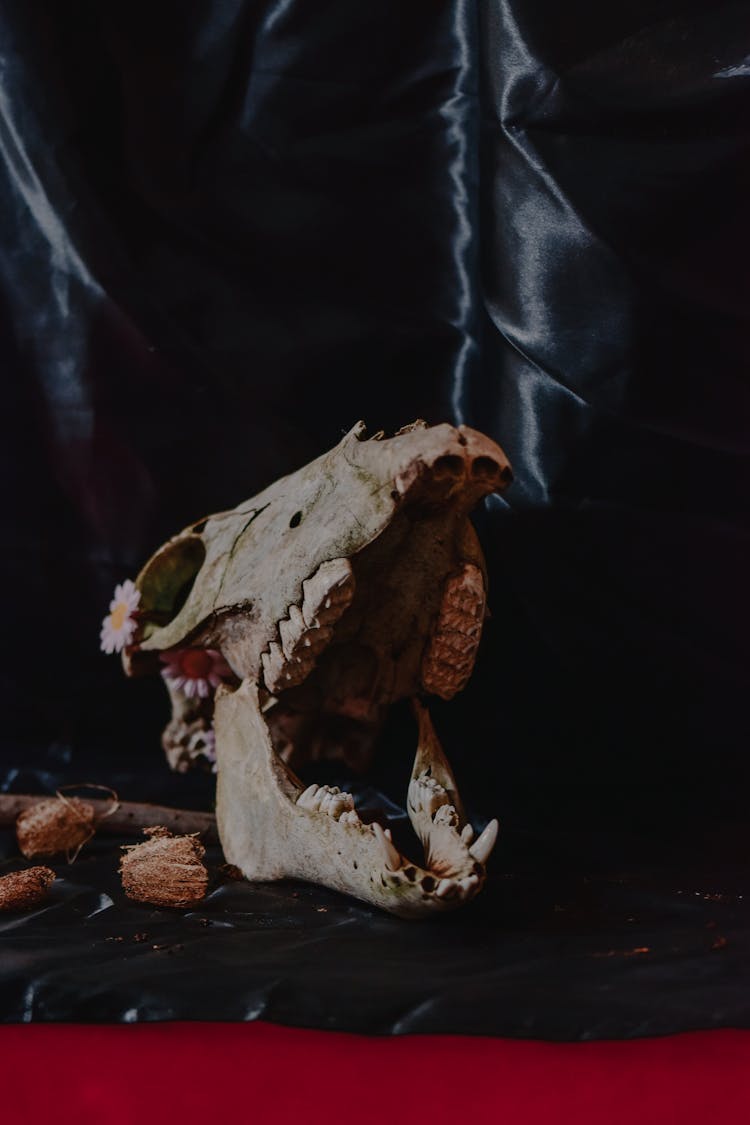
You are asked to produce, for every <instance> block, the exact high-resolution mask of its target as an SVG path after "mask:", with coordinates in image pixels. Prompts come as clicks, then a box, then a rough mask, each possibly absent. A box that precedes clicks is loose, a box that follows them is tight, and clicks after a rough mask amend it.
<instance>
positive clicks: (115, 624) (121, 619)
mask: <svg viewBox="0 0 750 1125" xmlns="http://www.w3.org/2000/svg"><path fill="white" fill-rule="evenodd" d="M127 617H128V607H127V603H126V602H118V603H117V605H116V606H115V608H114V609H113V610H112V616H111V618H110V620H111V622H112V628H113V629H116V630H117V631H118V632H119V631H120V629H122V627H123V625H124V624H125V621H126V620H127Z"/></svg>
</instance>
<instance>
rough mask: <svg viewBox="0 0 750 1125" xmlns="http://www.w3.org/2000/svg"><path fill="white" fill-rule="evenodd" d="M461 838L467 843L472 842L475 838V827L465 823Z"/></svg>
mask: <svg viewBox="0 0 750 1125" xmlns="http://www.w3.org/2000/svg"><path fill="white" fill-rule="evenodd" d="M461 839H462V840H463V842H464V843H465V844H470V843H471V841H472V840H473V839H474V829H473V828H472V827H471V825H470V824H465V825H464V826H463V828H462V829H461Z"/></svg>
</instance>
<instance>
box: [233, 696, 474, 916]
mask: <svg viewBox="0 0 750 1125" xmlns="http://www.w3.org/2000/svg"><path fill="white" fill-rule="evenodd" d="M418 710H419V716H418V717H419V718H420V747H419V749H418V752H417V760H416V762H415V776H416V775H417V774H420V770H421V771H422V772H421V780H422V781H424V778H425V776H426V775H429V774H431V773H432V764H434V766H435V773H436V775H439V776H438V777H437V778H436V779H433V780H432V781H431V782H429V784H430V785H431V786H432V790H431V791H429V792H428V791H427V790H425V789H424V788H423V787H422V788H419V787H417V788H416V789H415V788H413V785H410V801H412V800H414V799H417V800H418V796H417V797H415V794H416V795H418V794H420V793H426V792H427V793H428V796H429V795H430V793H433V794H434V791H435V790H436V789H437V790H438V791H439V790H440V789H441V786H440V785H439V784H438V781H443V782H446V781H452V777H449V775H446V774H445V772H444V768H445V767H447V763H445V760H444V759H442V754H441V753H440V752H439V750H438V751H437V754H438V757H437V758H436V757H435V756H434V755H435V753H436V751H435V748H434V746H429V745H426V744H425V743H426V742H427V743H429V740H430V736H431V734H432V728H431V724H429V718H428V717H427V718H425V716H426V712H424V711H423V710H422V709H421V708H420V709H418ZM214 723H215V728H216V752H217V764H218V779H217V807H216V811H217V820H218V826H219V834H220V837H221V841H222V846H223V849H224V854H225V857H226V859H227V862H228V863H232V864H234V865H235V866H237V867H239V869H240V870H241V871H242V873H243V874H244V875H245V877H246V878H248V879H250V880H252V881H275V880H279V879H285V878H292V879H302V880H305V881H308V882H311V883H316V884H319V885H323V886H326V887H329V888H331V889H332V890H335V891H339V892H341V893H343V894H347V895H352V896H354V897H355V898H358V899H360V900H362V901H363V902H367V903H370V904H371V905H373V906H377V907H379V908H380V909H382V910H387V911H389V912H390V913H393V914H397V915H400V916H402V917H423V916H425V915H431V914H434V913H436V912H442V911H445V910H450V909H454V908H456V907H457V906H460V905H463V904H464V903H465V902H467V901H469V900H470V899H471V898H474V897H475V896H476V894H477V893H478V892H479V891H480V890H481V888H482V886H483V884H484V880H485V870H484V862H483V861H484V859H485V858H486V854H485V853H487V854H488V851H489V849H488V842H489V848H491V844H492V842H493V841H494V834H495V832H496V822H493V823H494V825H495V827H494V828H493V827H492V826H490V830H489V836H488V834H487V830H486V831H485V833H483V835H482V836H481V837H480V838H479V840H477V841H476V842H475V843H474V844H473V845H472V843H471V841H472V835H473V834H472V832H471V829H470V828H468V826H462V827H463V838H462V837H461V836H459V834H458V832H457V831H456V830H455V828H451V827H450V826H449V825H448V823H447V822H448V820H449V819H450V818H451V817H452V816H453V814H452V813H451V812H450V810H451V809H453V805H450V806H448V805H447V797H446V796H445V795H443V796H442V797H441V800H442V804H443V805H444V806H446V807H444V808H443V811H442V814H440V815H439V816H438V821H439V823H438V825H437V827H436V828H433V827H432V824H431V820H430V817H431V813H430V808H428V807H427V806H426V805H425V807H424V808H422V807H421V806H420V807H419V811H418V812H417V813H416V814H415V813H414V811H413V809H412V812H411V813H410V815H411V816H412V821H413V823H415V826H416V827H417V830H418V831H419V834H420V835H421V836H422V838H423V841H424V843H425V845H426V852H427V854H428V867H423V866H420V865H418V864H416V863H411V862H410V861H409V860H408V859H407V858H405V857H404V856H401V855H400V853H398V852H397V850H396V849H395V847H394V846H393V844H392V842H391V841H390V839H389V837H388V834H387V832H384V831H383V829H382V827H381V826H380V825H379V824H377V823H373V824H362V823H361V822H360V823H357V819H358V818H357V817H356V816H352V817H348V816H345V817H344V820H343V821H342V819H341V818H340V817H337V816H334V815H328V814H326V813H324V812H321V811H319V810H316V809H315V808H310V807H304V806H305V804H306V803H307V804H308V805H309V804H310V803H311V802H312V803H314V801H315V797H316V795H317V794H316V793H315V790H316V789H317V787H315V786H312V787H310V789H309V790H308V791H307V792H306V794H305V795H304V796H303V795H302V794H301V791H300V788H299V785H298V783H297V782H296V780H295V779H294V778H293V777H292V776H291V775H290V773H289V771H288V770H287V769H286V767H285V766H284V765H283V763H282V762H281V761H280V759H279V758H278V756H277V755H276V753H275V751H274V749H273V746H272V742H271V737H270V734H269V731H268V727H267V726H266V722H265V720H264V718H263V715H262V713H261V708H260V703H259V699H258V693H257V689H256V687H255V685H254V684H253V683H252V682H251V681H249V680H246V681H244V682H243V683H242V684H241V685H240V687H239V688H237V689H236V690H235V691H220V692H219V693H218V695H217V699H216V707H215V713H214ZM432 737H434V734H432ZM420 755H422V759H421V760H420ZM430 755H432V757H430ZM428 759H429V762H430V763H432V764H427V765H425V763H426V762H428ZM441 771H442V772H441ZM413 780H414V779H413ZM446 789H448V790H450V784H447V785H446ZM443 794H445V790H443ZM301 796H303V800H302V804H301V805H300V804H298V801H299V799H300V797H301ZM332 799H333V798H332V797H329V798H327V801H328V803H329V804H330V803H331V800H332ZM418 803H419V802H418ZM456 803H458V802H457V800H456ZM339 804H340V802H339ZM457 815H458V813H457V814H456V816H457ZM433 819H434V814H433ZM454 819H455V818H454ZM430 831H433V832H434V835H433V836H432V843H433V844H434V843H435V841H436V838H437V839H438V840H440V839H443V840H445V841H447V846H444V847H443V846H441V849H440V852H439V854H438V853H435V855H433V856H431V855H430V851H431V848H430V836H429V833H430ZM490 837H491V839H490ZM432 850H433V851H434V850H435V849H434V848H433V849H432ZM475 851H476V854H473V853H474V852H475Z"/></svg>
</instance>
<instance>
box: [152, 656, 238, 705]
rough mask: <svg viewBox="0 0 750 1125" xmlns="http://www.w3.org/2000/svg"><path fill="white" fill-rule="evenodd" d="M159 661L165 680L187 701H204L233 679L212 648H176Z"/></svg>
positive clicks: (230, 670)
mask: <svg viewBox="0 0 750 1125" xmlns="http://www.w3.org/2000/svg"><path fill="white" fill-rule="evenodd" d="M161 660H162V663H163V664H164V665H165V667H164V668H162V670H161V674H162V676H163V677H164V679H165V680H166V681H167V683H168V684H170V685H171V686H172V687H175V688H178V689H179V690H180V691H182V692H183V693H184V694H185V695H186V696H187V697H188V699H194V698H195V697H196V696H197V697H198V698H200V699H207V698H208V697H209V695H211V693H212V692H213V691H214V690H215V689H216V688H217V687H218V686H219V684H220V683H223V682H224V680H229V679H231V678H232V669H231V668H230V667H229V665H228V664H227V662H226V661H225V660H224V657H223V656H222V655H221V653H220V652H217V651H216V649H213V648H176V649H173V650H172V651H171V652H163V653H162V654H161Z"/></svg>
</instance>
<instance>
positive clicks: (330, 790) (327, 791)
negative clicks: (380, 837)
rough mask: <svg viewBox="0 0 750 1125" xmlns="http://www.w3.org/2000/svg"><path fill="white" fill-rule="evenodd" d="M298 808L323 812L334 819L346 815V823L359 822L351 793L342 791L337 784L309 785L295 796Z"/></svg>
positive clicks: (342, 817) (339, 818) (340, 818)
mask: <svg viewBox="0 0 750 1125" xmlns="http://www.w3.org/2000/svg"><path fill="white" fill-rule="evenodd" d="M297 804H298V805H299V807H300V808H303V809H309V810H310V812H320V813H325V814H326V815H327V816H330V817H333V819H334V820H343V819H344V816H346V817H347V819H346V822H345V823H347V824H354V823H355V821H356V823H357V824H359V822H360V821H359V817H358V816H357V814H356V812H355V811H354V798H353V797H352V795H351V793H342V792H341V790H340V789H339V788H338V786H337V785H333V786H331V785H310V786H308V788H307V789H305V791H304V792H303V793H300V795H299V797H298V798H297Z"/></svg>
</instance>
